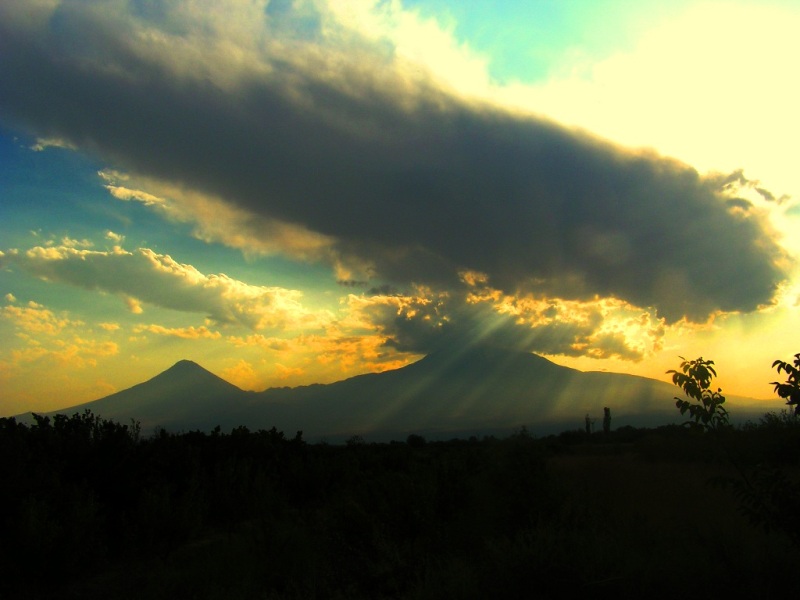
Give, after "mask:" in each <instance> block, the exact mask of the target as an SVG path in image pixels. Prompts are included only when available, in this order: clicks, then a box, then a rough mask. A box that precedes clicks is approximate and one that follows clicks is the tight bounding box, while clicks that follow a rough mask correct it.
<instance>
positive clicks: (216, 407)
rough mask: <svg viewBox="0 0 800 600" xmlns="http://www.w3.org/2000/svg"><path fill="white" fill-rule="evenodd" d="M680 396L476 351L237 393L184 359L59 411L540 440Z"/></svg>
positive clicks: (313, 430)
mask: <svg viewBox="0 0 800 600" xmlns="http://www.w3.org/2000/svg"><path fill="white" fill-rule="evenodd" d="M679 392H680V390H678V389H677V388H675V387H674V386H672V385H670V384H668V383H666V382H663V381H658V380H655V379H649V378H646V377H638V376H633V375H624V374H620V373H606V372H583V371H577V370H575V369H570V368H567V367H562V366H559V365H556V364H555V363H553V362H551V361H549V360H547V359H545V358H543V357H541V356H538V355H535V354H530V353H526V352H519V351H512V350H505V349H501V348H495V347H492V346H485V345H484V346H481V345H479V346H472V347H465V348H460V349H449V350H443V351H438V352H434V353H432V354H429V355H428V356H426V357H424V358H423V359H421V360H419V361H417V362H415V363H413V364H410V365H408V366H406V367H403V368H400V369H396V370H393V371H385V372H383V373H371V374H366V375H358V376H356V377H351V378H349V379H345V380H343V381H339V382H336V383H331V384H314V385H308V386H301V387H295V388H270V389H267V390H264V391H262V392H246V391H243V390H241V389H239V388H238V387H236V386H235V385H232V384H230V383H228V382H227V381H225V380H223V379H221V378H219V377H217V376H216V375H214V374H213V373H210V372H209V371H207V370H205V369H204V368H202V367H201V366H200V365H198V364H196V363H194V362H192V361H188V360H182V361H179V362H178V363H176V364H175V365H173V366H172V367H170V368H169V369H167V370H166V371H164V372H163V373H161V374H159V375H156V376H155V377H153V378H152V379H150V380H148V381H145V382H144V383H140V384H138V385H135V386H133V387H131V388H129V389H126V390H122V391H120V392H117V393H115V394H111V395H110V396H106V397H105V398H101V399H99V400H95V401H93V402H88V403H86V404H81V405H79V406H75V407H72V408H69V409H65V410H59V411H55V412H60V413H67V414H73V413H75V412H82V411H83V410H85V409H87V408H88V409H91V410H92V412H94V413H95V414H97V415H100V416H101V417H103V418H107V419H113V420H116V421H119V422H123V423H127V422H128V421H129V420H130V419H135V420H137V421H139V422H140V423H141V424H142V428H143V431H144V432H145V433H149V432H151V431H152V430H153V429H154V428H156V427H164V428H166V429H168V430H171V431H188V430H193V429H200V430H205V431H208V430H211V429H212V428H214V427H215V426H217V425H219V426H220V427H222V429H223V430H226V431H227V430H229V429H230V428H232V427H236V426H239V425H244V426H246V427H248V428H250V429H251V430H256V429H269V428H271V427H277V428H278V429H279V430H282V431H284V432H286V433H287V434H294V432H295V431H303V432H304V436H305V438H306V439H311V440H314V439H321V438H326V439H330V440H337V439H344V438H346V437H349V436H351V435H355V434H359V435H364V436H370V437H371V438H376V439H377V438H381V439H391V438H392V437H394V438H395V439H397V436H401V437H400V438H399V439H402V437H404V436H405V435H407V434H408V433H422V434H426V435H429V436H431V437H436V436H456V435H466V434H476V435H482V434H486V433H494V432H508V431H510V430H512V429H514V428H518V427H520V426H522V425H525V426H527V427H528V428H529V429H530V430H532V431H538V432H544V431H561V430H564V429H577V428H581V427H583V425H584V416H585V415H586V414H589V415H590V416H591V417H592V418H596V419H598V421H599V420H600V419H602V415H603V407H605V406H608V407H610V408H611V409H612V424H613V426H614V427H618V426H621V425H635V426H652V425H658V424H664V423H670V422H679V421H681V417H680V415H679V414H678V413H677V411H676V409H675V405H674V400H673V397H674V396H676V395H679ZM729 400H730V398H729ZM772 408H773V407H771V406H770V407H764V408H763V409H762V410H761V413H763V411H765V410H767V409H772Z"/></svg>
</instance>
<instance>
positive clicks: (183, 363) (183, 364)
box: [172, 358, 203, 369]
mask: <svg viewBox="0 0 800 600" xmlns="http://www.w3.org/2000/svg"><path fill="white" fill-rule="evenodd" d="M175 367H200V365H198V364H197V363H196V362H194V361H193V360H187V359H185V358H184V359H182V360H179V361H178V362H176V363H175V364H174V365H172V368H173V369H174V368H175ZM200 368H201V369H202V368H203V367H200Z"/></svg>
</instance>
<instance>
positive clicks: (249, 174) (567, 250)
mask: <svg viewBox="0 0 800 600" xmlns="http://www.w3.org/2000/svg"><path fill="white" fill-rule="evenodd" d="M96 4H97V3H91V5H92V6H95V5H96ZM21 6H23V5H21ZM109 6H111V5H109ZM112 13H113V11H111V10H110V9H109V10H107V11H98V10H88V9H87V10H82V9H80V5H75V4H73V3H67V4H66V5H65V6H64V7H62V9H61V10H60V12H57V13H56V15H55V16H54V17H52V18H50V19H49V20H48V21H47V22H46V23H45V24H44V25H41V24H34V25H30V24H29V23H23V22H22V21H20V17H19V15H20V14H21V13H19V12H15V10H14V8H13V6H12V8H9V9H8V10H7V12H6V14H5V15H4V18H2V19H0V99H2V100H0V116H1V117H2V118H3V120H5V121H7V122H8V123H10V124H12V125H15V126H24V127H27V128H29V129H30V130H31V131H33V132H34V133H36V134H37V135H41V136H50V137H61V138H64V139H67V140H70V141H71V142H73V143H74V144H76V145H77V146H78V147H80V148H83V149H85V150H87V151H90V152H94V153H96V154H97V155H98V156H101V157H103V158H104V159H106V160H108V161H110V162H111V163H113V165H114V166H116V167H118V168H123V169H127V170H130V171H133V172H137V173H141V174H145V175H148V176H151V177H155V178H160V179H164V180H167V181H170V182H178V183H182V184H185V185H188V186H192V187H195V188H197V189H200V190H203V191H206V192H210V193H214V194H217V195H219V196H221V197H222V198H224V199H226V201H229V202H232V203H235V204H237V205H238V206H240V207H243V208H246V209H248V210H250V211H252V212H254V213H257V214H262V215H266V216H269V217H272V218H276V219H280V220H282V221H285V222H289V223H296V224H301V225H304V226H306V227H308V228H310V229H312V230H314V231H317V232H321V233H324V234H327V235H329V236H332V237H334V238H335V239H336V240H337V245H338V252H339V253H340V254H342V255H344V256H355V257H361V258H362V259H364V258H367V259H369V260H371V261H372V262H373V263H374V265H375V267H376V271H377V274H378V275H379V277H380V278H382V279H383V280H385V281H392V282H394V283H396V284H403V283H406V282H409V281H417V282H427V283H436V284H440V285H442V286H445V287H446V286H448V285H449V284H452V283H454V282H456V281H457V272H458V271H459V270H460V269H472V270H476V271H481V272H484V273H486V274H487V275H488V276H489V278H490V282H491V284H492V286H493V287H495V288H498V289H503V290H506V291H509V292H514V291H517V290H530V291H534V292H536V293H539V294H546V295H556V296H560V297H564V298H585V299H588V298H592V297H594V296H595V295H600V296H608V295H611V296H615V297H618V298H622V299H625V300H627V301H629V302H631V303H633V304H635V305H638V306H643V307H648V306H654V307H657V309H658V311H659V314H660V315H661V316H663V317H665V318H667V320H669V321H674V320H677V319H680V318H681V317H683V316H686V317H689V318H690V319H704V318H705V317H706V316H707V315H709V314H710V313H712V312H713V311H715V310H718V309H722V310H727V311H735V310H739V311H750V310H754V309H755V308H757V307H758V306H759V305H761V304H763V303H766V302H769V301H770V299H771V298H772V295H773V293H774V290H775V286H776V284H777V283H778V282H780V281H781V280H782V279H783V278H784V275H785V274H784V272H783V270H782V268H781V266H780V264H781V262H780V261H781V260H782V259H783V258H784V257H783V253H782V251H781V249H780V247H779V246H778V245H777V244H776V243H775V241H774V240H773V239H772V237H771V235H770V232H769V231H767V229H766V227H765V225H764V222H763V220H762V219H761V218H760V217H759V216H758V214H757V212H756V211H755V210H753V209H752V207H751V206H750V205H749V204H747V203H741V202H740V203H738V204H737V205H736V206H732V205H730V204H729V203H727V202H725V201H723V199H722V198H721V197H720V196H719V194H718V192H719V189H720V187H721V182H720V180H719V179H705V178H703V177H701V176H700V175H699V174H698V173H697V172H696V171H695V170H694V169H692V168H691V167H689V166H687V165H685V164H681V163H679V162H677V161H674V160H670V159H667V158H663V157H660V156H656V155H654V154H645V153H635V152H630V151H627V150H624V149H621V148H618V147H615V146H613V145H612V144H610V143H606V142H603V141H600V140H598V139H595V138H593V137H591V136H589V135H587V134H584V133H578V132H575V131H572V130H568V129H565V128H563V127H560V126H558V125H555V124H553V123H550V122H547V121H545V120H542V119H537V118H532V117H529V116H520V115H517V114H512V113H511V112H508V111H504V110H502V109H499V108H496V107H492V106H489V105H488V104H485V103H477V102H473V101H468V100H465V99H462V98H459V97H457V96H456V95H454V94H451V93H446V92H444V91H442V90H439V89H437V87H436V86H435V85H433V83H431V81H430V80H425V79H424V78H422V77H418V78H417V79H409V77H408V75H407V73H405V72H404V71H402V69H401V66H400V63H399V62H398V61H397V60H395V59H393V58H392V57H391V55H390V53H389V54H387V53H386V52H385V50H380V51H379V50H378V49H375V51H374V52H373V51H371V50H370V49H369V47H367V46H366V45H364V44H360V45H353V46H351V47H350V48H348V49H344V50H343V49H342V48H341V47H340V46H338V45H337V46H335V47H334V46H331V47H325V46H319V45H318V44H316V43H312V42H308V43H307V45H302V44H298V43H297V41H296V40H294V41H293V44H294V45H293V46H291V47H292V48H293V50H292V51H291V52H288V51H287V50H286V47H287V46H286V45H283V46H280V45H278V46H275V45H274V44H273V43H272V42H274V40H272V39H270V40H267V41H263V43H262V44H261V45H260V46H259V47H258V48H259V52H260V54H259V61H261V62H259V63H258V65H255V64H250V63H247V64H244V65H242V66H241V68H240V69H239V70H235V69H233V67H231V66H230V65H227V66H226V65H225V64H224V63H223V62H220V63H219V64H213V62H214V61H215V60H218V59H219V60H220V61H221V60H222V59H220V58H219V56H221V55H220V54H214V53H213V52H211V51H210V50H208V52H207V53H206V54H203V52H200V51H199V50H198V52H197V54H196V56H195V55H194V54H192V52H190V51H188V50H187V47H196V46H197V45H198V44H202V43H206V44H207V46H208V48H213V47H215V44H217V42H218V41H219V40H218V39H217V38H215V37H212V36H215V35H216V36H218V35H221V34H220V33H219V32H216V33H213V34H212V33H210V34H208V35H209V36H210V37H209V38H208V39H206V40H204V39H203V38H202V37H197V34H196V32H194V37H187V36H185V35H184V36H183V37H180V36H176V34H174V28H175V25H174V23H172V24H171V26H170V27H171V29H169V30H168V29H167V28H166V27H161V25H159V24H158V23H155V22H152V21H151V22H148V23H144V22H140V21H137V20H136V19H134V17H133V16H129V18H128V20H125V19H123V18H122V16H121V15H117V14H112ZM130 23H133V25H131V24H130ZM23 25H24V26H23ZM137 27H138V29H137ZM265 27H266V25H265ZM145 30H146V31H149V32H151V33H152V32H155V33H158V34H159V36H160V37H159V36H156V37H151V38H150V39H151V40H157V42H158V43H157V44H155V46H148V45H147V43H146V41H144V40H145V39H144V38H143V37H142V36H140V35H138V34H139V33H141V31H145ZM265 31H266V32H267V33H266V35H267V37H269V36H273V37H274V36H276V35H279V32H276V31H270V30H269V29H268V28H267V29H265ZM89 32H91V35H90V36H89V35H88V33H89ZM170 36H173V37H170ZM227 41H228V42H231V43H233V42H235V41H236V40H227ZM158 44H161V46H160V47H159V46H158ZM274 47H280V52H279V51H277V50H271V48H274ZM154 48H155V49H154ZM159 48H160V49H159ZM249 49H250V48H247V49H246V50H249ZM326 52H327V54H326ZM192 56H195V60H196V63H193V62H192V61H191V60H190V57H192ZM233 64H238V63H231V65H233ZM260 67H263V68H260ZM226 68H227V69H228V70H229V71H231V72H227V73H226V74H225V76H222V75H219V73H220V72H222V73H225V69H226Z"/></svg>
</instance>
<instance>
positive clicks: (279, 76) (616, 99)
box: [0, 0, 800, 415]
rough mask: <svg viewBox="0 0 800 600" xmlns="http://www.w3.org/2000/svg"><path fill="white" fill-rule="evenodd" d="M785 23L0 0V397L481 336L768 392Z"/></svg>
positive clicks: (788, 312) (597, 4)
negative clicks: (693, 365) (189, 367)
mask: <svg viewBox="0 0 800 600" xmlns="http://www.w3.org/2000/svg"><path fill="white" fill-rule="evenodd" d="M798 30H800V5H798V4H797V3H796V2H777V1H769V0H767V1H763V0H759V1H757V2H756V1H739V2H737V1H727V2H723V3H714V2H699V1H688V0H683V1H681V0H677V1H675V2H670V3H663V2H654V1H653V2H651V1H648V0H642V1H639V2H635V3H631V2H626V1H621V0H592V1H588V0H587V1H581V0H572V1H546V0H538V1H519V2H515V1H511V0H509V1H506V2H502V3H494V2H488V1H486V0H474V1H472V2H469V3H463V2H459V1H456V0H405V1H399V0H396V1H375V0H352V1H348V2H339V1H335V0H294V1H293V0H270V1H267V0H238V1H234V0H186V1H181V2H177V1H176V2H170V1H159V0H4V1H3V2H2V3H0V388H2V391H0V414H4V415H11V414H17V413H21V412H24V411H31V410H32V411H42V412H43V411H48V410H55V409H58V408H64V407H67V406H72V405H75V404H79V403H82V402H86V401H90V400H94V399H97V398H100V397H103V396H105V395H108V394H110V393H113V392H115V391H118V390H121V389H125V388H127V387H130V386H132V385H134V384H136V383H139V382H141V381H144V380H146V379H148V378H150V377H152V376H154V375H156V374H157V373H159V372H160V371H163V370H165V369H166V368H168V367H169V366H171V365H172V364H173V363H175V362H177V361H178V360H181V359H190V360H194V361H195V362H198V363H200V364H201V365H203V366H204V367H205V368H207V369H209V370H211V371H212V372H214V373H216V374H217V375H219V376H221V377H223V378H225V379H227V380H228V381H230V382H231V383H234V384H235V385H237V386H239V387H241V388H243V389H251V390H262V389H266V388H268V387H275V386H297V385H306V384H311V383H328V382H332V381H337V380H340V379H344V378H347V377H350V376H353V375H357V374H360V373H367V372H379V371H384V370H388V369H394V368H398V367H401V366H403V365H406V364H409V363H411V362H414V361H415V360H418V359H419V358H420V357H422V356H424V355H425V354H427V353H429V352H431V351H434V350H437V349H442V348H463V347H465V346H467V345H469V344H472V343H477V342H489V343H492V344H495V345H499V346H502V347H506V348H514V349H519V350H524V351H529V352H535V353H538V354H541V355H544V356H546V357H548V358H550V359H551V360H553V361H554V362H557V363H559V364H562V365H566V366H571V367H575V368H579V369H581V370H608V371H617V372H624V373H631V374H636V375H643V376H648V377H654V378H656V379H661V380H668V375H666V373H665V372H666V371H667V370H668V369H672V368H677V366H678V364H679V362H680V358H679V357H681V356H683V357H686V358H696V357H699V356H702V357H704V358H707V359H713V360H714V361H715V364H716V366H717V371H718V374H719V379H718V384H719V385H720V386H722V388H723V392H725V393H729V394H739V395H747V396H752V397H756V398H773V399H774V394H773V393H772V386H771V385H770V382H771V381H774V380H775V379H777V376H776V373H775V371H773V370H772V369H771V365H772V362H773V361H774V360H775V359H781V360H787V361H788V360H791V357H792V356H793V355H794V354H795V353H796V352H800V343H798V339H797V332H798V331H800V276H799V275H800V272H799V271H798V265H797V258H798V253H799V252H800V240H798V236H797V231H798V225H800V207H799V206H798V198H800V172H798V169H797V164H796V157H797V156H798V150H797V147H796V146H797V140H799V139H800V117H798V114H797V108H796V107H797V102H798V96H799V95H800V78H798V77H797V75H796V64H797V61H798V59H800V39H798V37H797V35H796V31H798ZM665 401H666V402H669V401H670V399H665Z"/></svg>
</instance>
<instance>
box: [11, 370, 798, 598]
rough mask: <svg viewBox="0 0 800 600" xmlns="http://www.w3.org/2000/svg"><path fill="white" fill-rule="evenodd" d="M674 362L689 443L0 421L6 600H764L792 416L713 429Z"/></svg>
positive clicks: (789, 488) (782, 536) (638, 435)
mask: <svg viewBox="0 0 800 600" xmlns="http://www.w3.org/2000/svg"><path fill="white" fill-rule="evenodd" d="M684 362H686V365H687V368H686V369H683V367H682V368H681V370H680V374H681V375H684V376H685V377H678V378H677V380H678V382H679V383H681V384H685V385H687V386H688V387H689V389H690V390H692V391H696V392H698V393H699V398H698V397H697V395H695V396H690V397H691V398H692V400H693V401H694V402H692V403H691V406H700V407H702V408H700V409H697V410H696V411H695V412H694V413H693V412H692V411H691V409H690V408H687V409H686V411H685V412H688V413H689V415H690V417H692V418H691V419H690V423H691V425H690V426H688V427H681V426H675V425H668V426H662V427H657V428H650V429H647V428H635V427H630V426H626V427H620V428H617V429H612V428H611V426H610V410H611V409H610V407H607V408H608V410H607V411H604V421H603V430H602V431H598V432H594V431H593V430H592V428H591V427H589V428H588V430H587V429H586V428H585V427H576V428H575V429H573V430H567V431H563V432H561V433H560V434H558V435H551V436H548V437H543V438H536V437H534V436H532V435H531V434H530V433H529V431H528V429H527V428H526V427H524V426H522V427H520V428H519V429H518V430H517V431H515V432H514V433H513V434H512V435H509V436H508V437H505V438H496V437H493V436H484V437H482V438H479V437H477V436H473V437H471V438H470V439H468V440H464V439H452V440H449V441H433V440H426V439H425V438H424V437H423V436H422V435H419V434H410V435H408V437H407V438H406V439H405V441H393V442H389V443H380V444H378V443H373V442H370V441H368V440H367V439H365V438H364V437H362V436H358V435H354V436H352V437H351V438H350V439H349V440H347V442H346V443H344V444H342V445H332V444H327V443H318V444H309V443H307V442H306V441H305V440H304V439H303V434H302V432H297V433H296V434H295V435H294V436H286V435H284V433H283V432H282V431H279V430H277V429H276V428H275V427H273V428H271V429H259V430H257V431H251V430H250V429H248V428H247V427H246V426H243V425H242V426H238V427H234V428H232V429H231V430H230V431H229V432H224V431H223V430H222V429H221V428H220V427H217V428H215V429H214V430H213V431H211V432H210V433H204V432H201V431H187V432H180V433H175V432H169V431H167V430H164V429H160V430H158V431H156V432H155V433H154V434H153V435H150V436H144V435H142V433H141V428H140V427H139V426H138V424H137V423H136V422H132V423H130V424H127V425H123V424H120V423H116V422H114V421H111V420H106V419H103V418H101V417H100V416H98V415H95V414H93V413H91V412H90V411H85V412H83V413H76V414H74V415H72V416H65V415H59V416H56V417H54V418H52V419H51V418H49V417H42V416H37V417H36V418H35V420H34V423H33V424H31V425H25V424H22V423H18V422H17V421H15V419H13V418H10V419H0V452H2V456H3V457H5V458H6V460H4V461H2V462H0V465H2V467H0V468H2V472H1V473H0V476H1V477H2V481H3V485H2V486H0V519H2V521H1V522H0V526H2V531H3V543H2V544H0V564H3V565H4V567H5V573H6V575H5V576H4V577H3V578H0V597H3V598H31V599H34V600H35V599H37V598H65V597H67V598H69V597H74V598H104V599H105V598H111V599H113V598H126V599H127V598H131V599H132V598H144V597H146V598H156V599H158V598H174V597H193V598H231V597H235V598H289V599H293V598H319V599H328V598H330V599H336V598H420V599H422V598H443V597H450V598H452V597H457V598H467V599H469V598H485V597H503V598H529V597H540V598H563V597H568V596H575V595H578V594H580V595H586V594H594V595H602V596H615V597H618V598H626V597H641V596H642V595H643V594H649V593H651V592H652V590H653V589H658V590H659V591H661V592H663V594H665V595H678V594H684V593H685V592H686V588H687V585H688V584H687V582H691V588H692V594H693V595H698V596H699V595H701V594H703V595H710V596H713V597H720V596H727V597H748V598H752V597H771V596H775V595H777V594H779V593H782V592H783V590H784V589H791V588H792V586H794V585H796V575H795V568H796V565H797V564H798V559H800V545H798V544H797V532H798V531H799V530H800V529H798V527H797V519H798V517H797V516H796V515H797V511H796V506H797V499H798V495H797V481H798V470H799V469H800V464H799V463H800V458H799V457H800V419H798V417H797V416H796V413H795V412H792V413H789V412H783V413H780V414H775V413H767V414H766V415H764V417H763V418H762V419H760V420H759V421H757V422H750V423H748V424H747V425H745V426H742V427H739V428H735V427H733V426H727V425H726V426H722V425H724V424H725V419H724V415H727V413H722V412H720V410H719V408H720V407H721V404H722V403H721V402H720V401H719V397H717V396H714V393H713V392H712V393H711V399H712V401H711V402H708V403H704V402H703V398H706V396H704V392H705V391H708V390H710V385H711V380H712V377H711V376H715V375H716V373H715V371H713V362H711V361H704V360H702V359H698V360H697V361H688V362H687V361H684ZM704 369H705V370H704ZM784 370H785V368H782V370H779V373H780V372H783V371H784ZM786 372H787V374H788V376H791V374H792V371H786ZM791 381H792V380H791V379H790V381H789V383H791ZM695 384H696V387H692V386H694V385H695ZM681 387H682V389H684V390H685V387H684V385H681ZM717 394H720V396H721V391H720V390H718V391H717ZM790 399H791V398H790ZM678 408H679V409H680V406H679V407H678ZM702 411H706V412H705V413H703V412H702ZM697 412H700V413H701V414H700V416H699V418H698V417H697V415H696V414H695V413H697ZM706 416H707V417H708V418H705V417H706ZM576 421H577V422H578V423H580V420H579V419H576ZM742 474H744V476H745V478H746V479H745V478H743V477H742ZM709 481H719V482H722V485H718V486H708V485H707V483H708V482H709ZM731 490H733V493H731ZM698 499H702V500H701V501H698Z"/></svg>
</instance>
